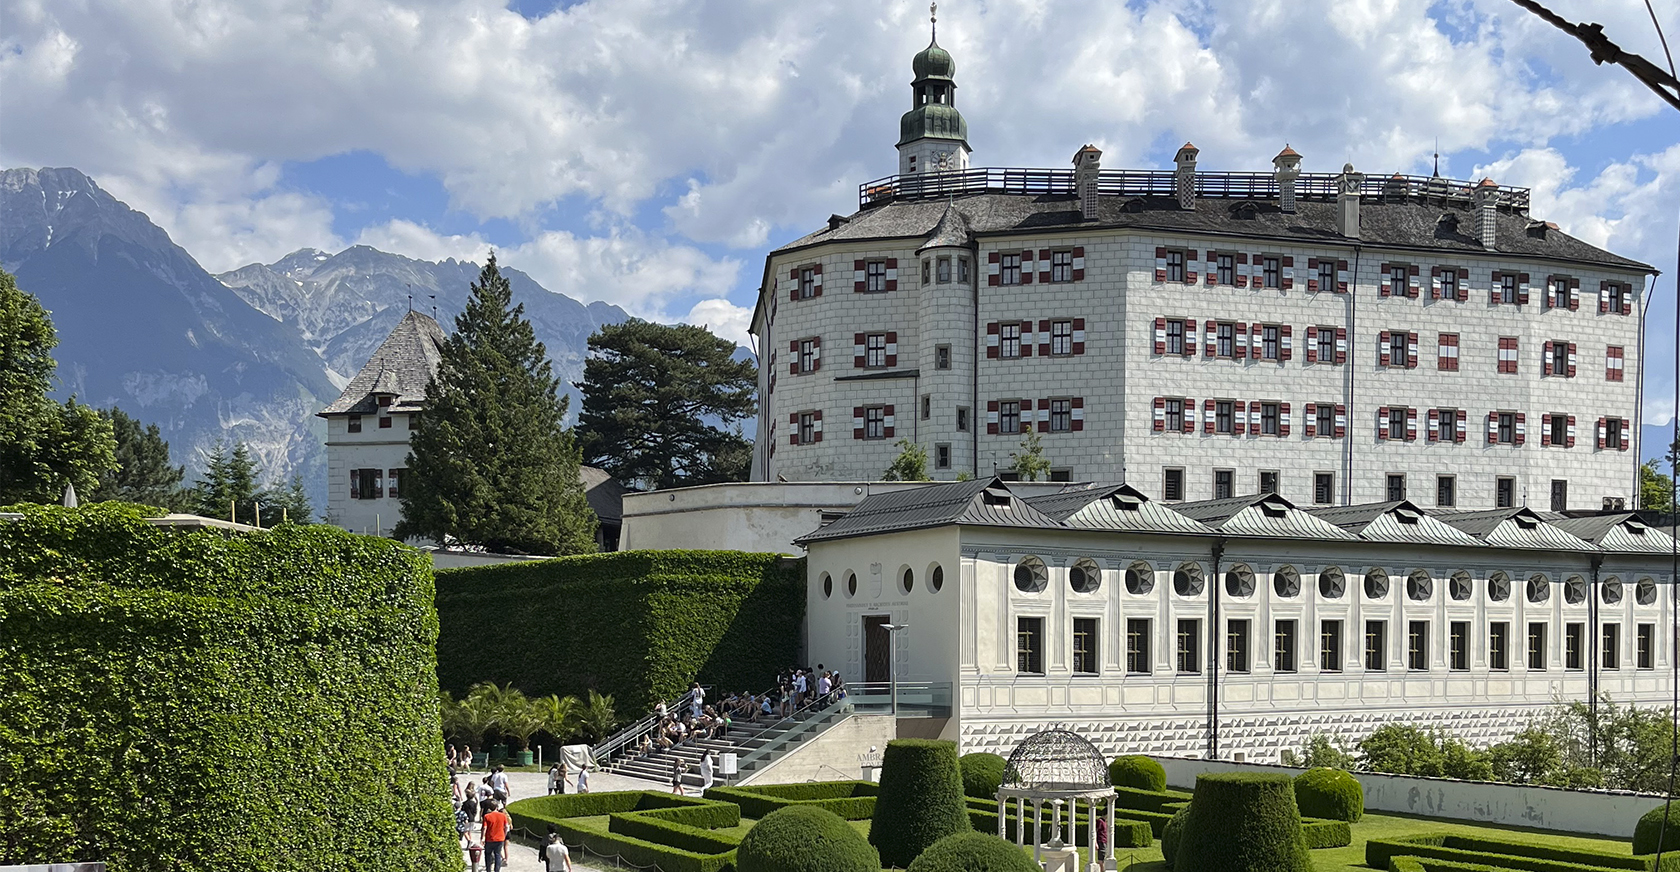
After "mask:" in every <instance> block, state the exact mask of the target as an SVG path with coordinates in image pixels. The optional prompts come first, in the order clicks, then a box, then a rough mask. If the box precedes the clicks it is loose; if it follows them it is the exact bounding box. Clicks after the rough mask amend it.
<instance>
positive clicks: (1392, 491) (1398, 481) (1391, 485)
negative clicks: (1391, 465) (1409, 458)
mask: <svg viewBox="0 0 1680 872" xmlns="http://www.w3.org/2000/svg"><path fill="white" fill-rule="evenodd" d="M1405 498H1406V474H1405V473H1403V472H1391V473H1389V474H1388V501H1389V502H1391V503H1397V502H1399V501H1401V500H1403V499H1405Z"/></svg>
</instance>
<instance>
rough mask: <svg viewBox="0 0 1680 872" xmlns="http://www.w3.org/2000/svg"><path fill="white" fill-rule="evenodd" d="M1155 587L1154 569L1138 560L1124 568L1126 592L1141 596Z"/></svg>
mask: <svg viewBox="0 0 1680 872" xmlns="http://www.w3.org/2000/svg"><path fill="white" fill-rule="evenodd" d="M1154 589H1155V569H1154V567H1152V566H1150V565H1149V564H1147V563H1144V562H1142V561H1139V562H1137V563H1134V564H1132V565H1131V567H1130V568H1129V569H1127V570H1126V592H1127V593H1129V594H1133V595H1134V596H1143V595H1144V594H1146V593H1149V592H1150V591H1152V590H1154Z"/></svg>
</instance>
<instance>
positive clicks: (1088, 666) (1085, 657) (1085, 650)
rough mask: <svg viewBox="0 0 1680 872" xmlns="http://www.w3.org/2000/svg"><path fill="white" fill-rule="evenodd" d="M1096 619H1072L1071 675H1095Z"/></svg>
mask: <svg viewBox="0 0 1680 872" xmlns="http://www.w3.org/2000/svg"><path fill="white" fill-rule="evenodd" d="M1097 638H1098V637H1097V619H1096V618H1074V619H1073V673H1074V674H1075V675H1096V674H1097Z"/></svg>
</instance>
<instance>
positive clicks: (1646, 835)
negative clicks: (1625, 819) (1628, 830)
mask: <svg viewBox="0 0 1680 872" xmlns="http://www.w3.org/2000/svg"><path fill="white" fill-rule="evenodd" d="M1663 829H1664V828H1663V807H1662V806H1660V805H1659V806H1657V807H1656V808H1653V809H1651V810H1650V811H1648V812H1646V813H1645V814H1644V815H1642V816H1641V817H1640V818H1639V823H1638V824H1636V825H1634V828H1633V852H1634V853H1635V854H1655V853H1656V852H1657V842H1658V841H1659V840H1660V841H1661V842H1662V849H1663V852H1664V853H1665V854H1666V853H1668V852H1669V851H1675V850H1680V805H1676V806H1670V807H1669V815H1668V827H1667V829H1668V833H1667V834H1666V835H1665V834H1664V833H1663Z"/></svg>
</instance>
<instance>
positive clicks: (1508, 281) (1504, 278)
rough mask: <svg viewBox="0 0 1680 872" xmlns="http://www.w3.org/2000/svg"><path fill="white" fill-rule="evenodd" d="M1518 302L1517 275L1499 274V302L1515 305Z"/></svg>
mask: <svg viewBox="0 0 1680 872" xmlns="http://www.w3.org/2000/svg"><path fill="white" fill-rule="evenodd" d="M1516 301H1517V274H1516V273H1500V274H1499V302H1501V303H1515V302H1516Z"/></svg>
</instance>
